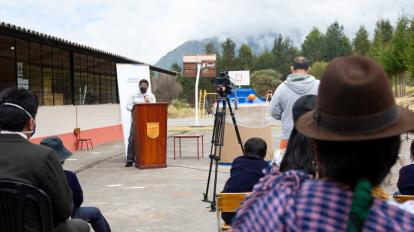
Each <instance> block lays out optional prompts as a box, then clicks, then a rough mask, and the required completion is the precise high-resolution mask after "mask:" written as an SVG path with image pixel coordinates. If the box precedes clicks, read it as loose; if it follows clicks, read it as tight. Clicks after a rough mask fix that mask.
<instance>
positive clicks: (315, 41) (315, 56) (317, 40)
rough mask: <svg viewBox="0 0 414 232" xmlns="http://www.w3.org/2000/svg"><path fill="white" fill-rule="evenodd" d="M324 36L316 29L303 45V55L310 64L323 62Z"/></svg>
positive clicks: (310, 33)
mask: <svg viewBox="0 0 414 232" xmlns="http://www.w3.org/2000/svg"><path fill="white" fill-rule="evenodd" d="M323 46H324V40H323V34H322V33H321V32H320V31H319V30H318V28H316V27H314V28H313V29H312V31H311V32H309V34H308V35H307V36H306V38H305V40H304V41H303V43H302V54H303V55H304V56H305V57H306V58H307V59H308V61H309V63H313V62H316V61H322V60H323Z"/></svg>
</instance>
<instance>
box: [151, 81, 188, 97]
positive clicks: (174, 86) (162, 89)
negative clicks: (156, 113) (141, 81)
mask: <svg viewBox="0 0 414 232" xmlns="http://www.w3.org/2000/svg"><path fill="white" fill-rule="evenodd" d="M151 84H152V93H153V94H154V95H155V97H156V98H157V102H168V103H170V102H171V101H172V100H173V99H176V98H178V97H179V96H180V94H181V93H182V91H183V89H182V86H181V84H180V82H179V81H178V80H177V78H176V77H175V76H171V75H162V74H160V75H159V76H158V77H153V78H151Z"/></svg>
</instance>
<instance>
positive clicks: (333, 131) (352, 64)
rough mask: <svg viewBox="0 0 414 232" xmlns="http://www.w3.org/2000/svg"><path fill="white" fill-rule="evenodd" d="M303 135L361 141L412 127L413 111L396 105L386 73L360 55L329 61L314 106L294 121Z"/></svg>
mask: <svg viewBox="0 0 414 232" xmlns="http://www.w3.org/2000/svg"><path fill="white" fill-rule="evenodd" d="M296 128H297V130H298V131H299V132H301V133H302V134H304V135H306V136H308V137H310V138H313V139H316V140H325V141H362V140H374V139H380V138H386V137H391V136H396V135H400V134H402V133H405V132H408V131H413V130H414V112H411V111H409V110H407V109H405V108H402V107H400V106H397V105H396V104H395V100H394V96H393V93H392V90H391V87H390V85H389V83H388V78H387V75H386V74H385V72H384V70H383V68H382V67H381V66H380V65H379V64H378V63H377V62H375V61H374V60H372V59H370V58H367V57H362V56H350V57H340V58H336V59H334V60H332V61H331V62H330V63H329V64H328V65H327V67H326V70H325V72H324V73H323V75H322V79H321V82H320V86H319V91H318V96H317V102H316V108H315V110H313V111H310V112H308V113H306V114H304V115H303V116H302V117H300V118H299V119H298V121H297V122H296Z"/></svg>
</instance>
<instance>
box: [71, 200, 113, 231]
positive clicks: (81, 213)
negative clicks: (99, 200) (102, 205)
mask: <svg viewBox="0 0 414 232" xmlns="http://www.w3.org/2000/svg"><path fill="white" fill-rule="evenodd" d="M72 218H79V219H82V220H85V221H87V222H89V224H91V226H92V228H93V230H94V231H95V232H110V231H111V227H110V226H109V224H108V222H107V221H106V219H105V217H104V216H103V215H102V213H101V211H100V210H99V209H98V208H96V207H86V206H85V207H83V206H82V207H79V208H77V209H75V210H74V211H73V214H72Z"/></svg>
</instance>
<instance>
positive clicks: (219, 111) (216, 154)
mask: <svg viewBox="0 0 414 232" xmlns="http://www.w3.org/2000/svg"><path fill="white" fill-rule="evenodd" d="M211 82H212V84H213V85H214V86H215V88H216V92H217V93H218V94H219V97H218V98H217V103H216V113H215V119H214V126H213V135H212V139H211V149H210V155H209V158H210V168H209V171H208V178H207V186H206V192H205V193H203V201H205V202H210V204H211V211H212V212H214V211H216V192H217V173H218V162H219V161H220V159H221V149H222V147H223V145H224V128H225V121H226V107H228V108H229V112H230V115H231V118H232V121H233V127H234V129H235V131H236V136H237V140H238V142H239V144H240V146H241V150H242V151H243V153H244V147H243V143H242V141H241V137H240V132H239V128H238V127H237V122H236V118H235V117H234V113H233V110H232V106H231V103H230V100H229V97H228V94H229V93H230V91H232V90H234V89H235V88H234V85H233V83H232V82H231V79H230V76H229V75H228V72H227V71H225V72H221V73H220V76H218V77H217V78H215V79H213V80H212V81H211ZM213 162H215V171H214V188H213V194H212V195H213V196H212V198H213V199H212V200H209V199H208V192H209V187H210V179H211V173H212V168H213Z"/></svg>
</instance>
